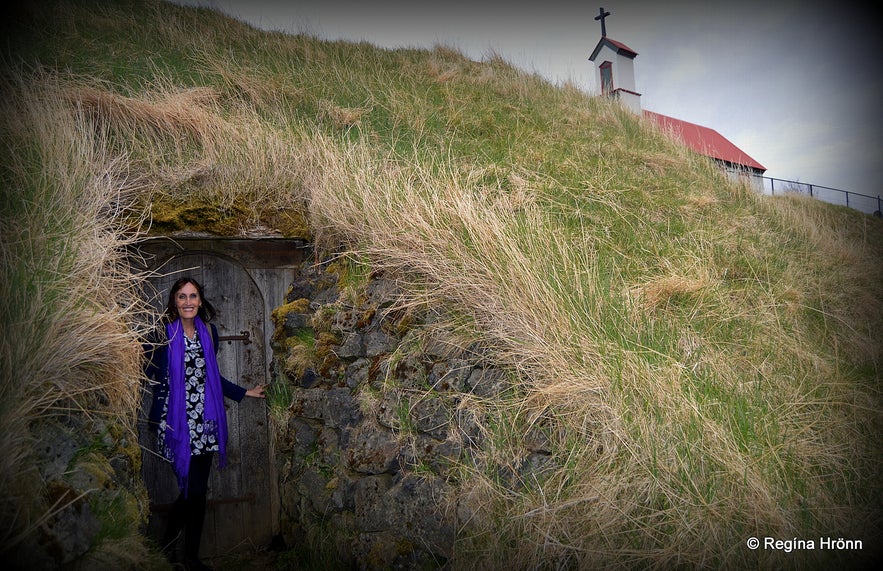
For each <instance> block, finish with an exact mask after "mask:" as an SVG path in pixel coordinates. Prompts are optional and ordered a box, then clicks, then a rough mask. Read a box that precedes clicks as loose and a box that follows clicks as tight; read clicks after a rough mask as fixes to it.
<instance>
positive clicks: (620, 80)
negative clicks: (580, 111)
mask: <svg viewBox="0 0 883 571" xmlns="http://www.w3.org/2000/svg"><path fill="white" fill-rule="evenodd" d="M609 15H610V12H605V11H604V8H601V10H600V13H599V14H598V15H597V16H595V19H596V20H600V21H601V39H600V40H599V41H598V45H596V46H595V49H594V50H593V51H592V55H591V56H589V61H592V62H594V63H595V80H596V81H597V82H598V85H599V86H600V87H601V95H603V96H606V97H612V98H614V99H617V100H619V101H620V102H622V104H623V105H624V106H625V107H626V108H628V109H629V110H631V111H632V112H633V113H636V114H638V115H640V114H641V94H640V93H638V92H637V91H636V89H635V56H637V55H638V52H636V51H634V50H633V49H631V48H630V47H628V46H627V45H625V44H623V43H622V42H617V41H616V40H613V39H611V38H608V37H607V26H606V24H605V22H604V19H605V18H607V16H609Z"/></svg>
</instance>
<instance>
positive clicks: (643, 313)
mask: <svg viewBox="0 0 883 571" xmlns="http://www.w3.org/2000/svg"><path fill="white" fill-rule="evenodd" d="M60 6H62V7H63V8H64V9H52V10H45V11H43V10H42V9H40V10H38V9H36V8H34V9H22V11H23V13H25V14H26V16H25V17H24V19H23V20H20V21H23V22H28V21H31V20H29V18H33V23H32V24H31V25H30V27H25V28H19V30H18V32H17V34H16V35H15V36H14V38H16V40H14V41H13V43H12V44H11V45H12V46H13V52H12V55H11V56H7V57H10V58H12V60H13V61H18V60H23V61H25V62H28V64H29V67H26V68H24V69H20V70H17V67H16V66H14V65H7V66H6V74H7V75H9V76H12V77H19V78H21V79H20V81H21V82H23V84H24V85H29V84H31V83H33V84H35V85H45V86H47V88H46V89H45V90H41V91H39V95H40V97H42V98H44V99H41V100H40V101H41V104H44V106H45V102H46V101H49V102H51V103H52V106H51V108H52V109H57V114H50V113H46V114H44V115H42V116H41V115H40V114H39V113H38V114H35V115H34V117H33V121H34V125H35V127H34V128H33V129H32V130H31V132H32V133H44V132H45V133H49V134H51V133H53V132H54V131H55V132H59V131H61V129H62V128H64V129H70V131H65V132H69V133H70V134H69V135H68V138H67V139H61V140H62V141H65V142H66V143H65V144H62V145H56V146H49V147H47V146H45V145H44V144H43V143H41V139H40V138H38V137H36V136H32V135H26V134H25V133H26V132H27V131H26V130H23V129H12V127H13V126H14V124H15V122H14V121H12V118H13V117H17V116H20V113H17V112H13V111H12V110H11V111H10V112H9V113H7V114H5V115H4V117H5V118H6V120H7V121H8V125H7V126H8V127H9V128H8V129H6V131H5V132H4V140H11V141H14V143H15V144H14V145H12V146H7V147H6V148H7V149H8V151H7V152H10V153H12V154H13V155H14V157H13V158H14V159H15V160H14V161H10V162H7V161H4V163H6V164H8V165H13V166H14V168H11V169H10V168H9V167H7V168H6V169H4V174H3V176H4V180H7V179H8V180H12V181H15V182H18V181H26V183H27V184H25V185H24V189H23V191H22V192H21V193H20V194H16V195H13V194H9V198H8V199H7V197H6V196H4V202H3V204H4V206H3V221H4V228H3V230H4V234H3V236H4V248H6V250H4V269H5V270H7V267H8V271H4V287H5V288H7V289H6V291H4V293H6V294H7V296H5V298H6V299H22V300H26V299H29V298H30V296H32V292H33V291H41V292H45V293H44V294H43V295H45V297H46V299H47V300H49V303H48V304H42V303H37V304H32V305H30V306H24V307H21V306H16V307H13V308H6V309H4V311H5V312H6V313H4V315H3V318H4V326H6V327H11V326H13V325H15V324H19V323H24V322H27V321H28V318H29V317H30V316H31V315H41V314H38V313H36V312H38V311H42V310H43V308H44V307H47V306H48V307H47V311H58V309H57V307H64V308H65V311H67V306H65V305H64V304H62V303H61V300H67V299H74V300H75V301H74V307H75V308H77V309H83V308H91V307H94V306H93V305H90V303H89V301H88V300H89V299H91V298H90V295H91V293H87V294H82V293H80V295H79V297H74V298H71V297H70V296H69V294H68V293H67V290H66V289H64V288H66V287H68V283H67V282H68V281H70V280H64V281H62V282H60V281H59V280H58V277H59V276H80V277H76V278H75V280H74V283H78V284H99V285H101V286H103V285H104V284H105V283H107V282H106V281H105V280H106V279H107V278H106V277H105V276H104V274H102V273H100V272H97V273H96V272H92V273H89V272H85V273H83V272H82V271H81V270H79V269H78V268H80V265H81V262H80V259H81V258H80V257H79V256H80V255H81V253H82V250H77V249H76V248H74V247H73V246H74V245H76V244H80V243H82V242H83V239H84V238H83V237H82V236H83V234H80V232H81V231H83V229H84V228H90V229H91V228H93V226H91V225H92V224H96V223H99V224H101V223H103V222H102V220H104V219H103V218H102V217H101V216H96V215H95V212H94V211H88V212H87V213H86V215H85V216H83V214H82V209H78V208H72V207H66V208H60V209H57V210H56V209H47V210H45V211H43V209H42V208H40V209H38V212H39V213H40V214H39V216H42V218H39V217H31V216H30V215H29V216H24V215H23V214H22V213H25V212H27V213H30V210H29V209H33V208H34V207H35V205H43V204H46V203H56V202H59V200H58V199H57V198H56V195H55V194H51V192H55V191H54V190H53V189H55V188H56V187H57V183H56V181H57V180H60V181H66V182H65V184H66V185H67V186H68V187H69V188H70V189H71V192H72V194H71V196H73V197H74V198H73V200H74V203H77V202H78V198H77V197H78V196H79V195H78V192H81V190H82V189H83V188H84V187H87V186H88V181H89V180H91V177H92V176H93V175H94V173H96V172H98V173H107V174H106V176H105V178H104V179H102V180H108V181H111V184H109V185H107V187H106V188H104V192H105V193H106V194H104V201H105V203H107V202H109V201H110V197H113V196H117V194H115V190H117V189H118V188H119V187H122V188H123V189H124V190H125V193H123V194H122V195H121V196H123V197H124V198H127V200H128V202H127V201H124V203H125V204H128V208H127V209H126V210H124V211H121V212H120V213H119V214H120V216H119V217H117V218H113V220H116V222H115V223H114V224H116V226H114V228H117V229H118V231H120V230H127V229H128V231H131V229H132V228H135V229H136V230H135V233H136V234H137V232H138V230H137V229H138V228H139V226H138V224H137V222H138V221H139V220H141V216H148V217H150V218H151V219H152V220H154V221H156V222H157V225H158V226H159V224H158V222H159V221H164V222H163V223H164V224H168V225H169V226H167V227H173V225H174V224H179V225H181V224H183V225H184V226H187V225H188V224H192V223H189V222H187V221H188V220H189V219H190V218H188V211H187V208H188V207H191V208H199V207H202V208H205V206H207V205H208V206H211V207H212V208H216V207H218V206H220V207H223V208H225V209H226V210H227V211H228V212H230V213H231V215H230V216H229V217H228V218H227V219H223V220H221V219H219V220H217V221H211V220H210V221H207V222H205V225H204V226H203V227H200V228H199V229H200V230H207V231H214V232H217V233H223V234H238V233H244V232H246V231H248V230H250V229H254V228H279V229H280V230H281V232H282V233H284V234H287V235H303V236H307V237H310V238H311V239H313V240H314V243H315V246H316V248H317V249H318V250H319V252H321V253H322V255H327V256H339V257H343V258H345V259H347V260H348V263H347V266H346V267H347V268H348V272H347V275H346V276H345V277H346V280H349V281H347V284H348V287H352V288H357V287H358V285H359V284H361V283H363V282H364V280H365V279H366V278H367V276H369V275H371V274H373V273H375V272H383V273H385V274H387V275H390V276H395V277H399V278H402V282H401V283H403V284H410V287H409V288H408V289H407V291H406V294H407V298H406V299H404V300H403V303H406V304H414V307H432V308H433V309H434V310H436V311H437V312H438V313H439V315H440V319H439V321H438V325H437V327H438V328H440V329H445V334H446V337H448V338H452V337H453V338H459V339H460V340H461V342H462V343H463V345H464V346H466V345H467V344H469V343H472V342H475V341H480V342H482V344H483V345H484V346H487V347H492V348H493V352H492V359H493V360H494V362H495V363H497V364H498V365H499V366H501V367H504V368H506V369H507V370H508V371H509V372H510V373H511V375H512V379H513V381H512V388H511V390H510V391H508V392H507V393H506V396H505V397H503V398H501V399H500V400H499V402H495V403H491V404H492V406H490V405H489V404H488V403H482V404H480V405H479V404H475V405H474V406H475V407H476V411H479V412H481V415H480V416H479V418H484V419H485V423H486V426H485V427H484V428H485V429H486V430H487V431H488V433H491V434H495V433H499V434H498V437H496V438H490V439H488V441H487V444H486V447H484V448H483V449H482V450H481V451H480V456H479V457H478V459H479V460H481V459H484V460H486V461H487V462H488V463H487V464H482V463H481V462H478V463H476V465H474V466H470V465H464V466H460V467H458V470H459V471H460V472H462V473H463V475H462V476H461V477H458V482H460V487H459V488H458V490H457V492H456V493H457V494H459V495H460V496H462V497H468V498H470V499H471V501H472V502H474V505H475V506H476V507H475V512H476V515H475V517H474V519H473V520H472V522H473V523H472V525H471V527H468V528H464V529H463V530H462V532H461V535H462V537H461V538H459V545H460V546H462V549H463V553H468V557H464V559H463V560H462V561H460V560H458V561H455V562H453V564H454V567H455V568H462V567H466V566H473V565H475V564H481V563H486V564H489V565H491V566H504V565H507V566H512V565H516V564H517V565H516V566H518V565H521V566H524V567H533V566H542V565H547V566H554V565H555V564H561V565H572V566H587V565H590V564H591V565H605V564H609V565H621V566H626V567H667V566H670V565H683V566H701V565H713V566H726V567H732V568H742V567H745V566H764V567H769V566H801V565H809V566H814V565H818V564H822V563H824V564H842V563H844V562H850V561H851V560H850V559H849V558H850V557H851V556H854V555H855V554H846V553H838V552H819V551H816V552H812V553H809V552H804V553H801V554H798V555H795V554H790V555H789V556H788V557H787V558H786V557H784V555H783V554H781V553H772V552H765V551H763V550H759V551H750V550H747V549H745V548H744V540H745V538H747V537H749V536H752V535H756V536H760V537H763V536H773V537H780V538H792V537H801V538H809V537H817V536H821V535H825V536H836V537H844V538H868V541H867V543H869V544H870V543H871V542H872V538H875V537H876V535H875V534H876V533H877V532H878V530H879V529H880V523H881V522H880V515H879V514H880V510H881V508H883V485H881V480H880V478H879V468H878V466H879V465H880V461H881V460H883V449H881V444H880V441H879V438H878V436H879V434H880V428H881V425H883V417H881V412H880V411H881V410H883V407H881V406H880V405H881V402H880V397H881V395H880V379H881V347H883V339H881V335H883V334H881V331H883V327H881V325H883V291H881V287H883V286H881V284H883V270H881V268H880V264H879V260H880V259H881V258H883V224H881V221H880V220H877V219H874V218H871V217H868V216H865V215H862V214H860V213H857V212H852V211H848V210H846V209H843V208H838V207H832V206H830V205H825V204H821V203H817V202H812V201H808V200H801V199H795V198H776V199H768V198H763V197H760V196H756V195H755V194H754V193H752V192H751V191H750V190H748V189H747V188H744V187H740V186H738V185H734V184H732V183H730V182H728V181H727V179H726V178H725V176H724V175H722V174H721V173H720V172H718V171H717V170H716V169H715V168H714V167H713V165H711V164H710V163H709V162H708V161H706V160H704V159H701V158H699V157H695V156H693V155H691V154H689V153H688V152H687V151H686V150H685V149H684V148H682V147H680V146H678V145H676V144H674V143H673V142H672V141H670V140H668V139H667V138H666V137H665V136H664V135H663V134H661V133H659V132H658V131H655V130H654V129H652V128H651V127H650V126H649V125H647V124H645V123H644V122H643V121H641V120H640V119H639V118H638V117H635V116H633V115H631V114H630V113H628V112H627V111H625V110H623V109H621V108H618V107H616V106H614V105H611V104H610V103H609V102H606V101H603V100H601V99H598V98H593V97H589V96H587V95H586V94H584V93H581V92H579V91H578V90H576V89H575V88H573V87H572V86H568V85H564V86H553V85H550V84H548V83H547V82H545V81H543V80H542V79H540V78H538V77H537V76H535V75H528V74H524V73H521V72H519V71H517V70H515V69H514V68H512V67H511V66H509V65H508V64H506V62H505V61H502V60H501V59H500V58H497V57H494V58H490V59H489V60H488V61H485V62H473V61H469V60H467V59H466V58H465V57H463V56H462V55H461V54H459V53H458V52H457V51H456V50H454V49H451V48H449V47H444V46H439V47H437V48H435V49H433V50H413V49H407V50H404V49H402V50H384V49H380V48H377V47H375V46H371V45H367V44H350V43H346V42H324V41H320V40H317V39H314V38H310V37H308V36H302V35H296V36H291V35H284V34H279V33H265V32H260V31H258V30H255V29H252V28H250V27H248V26H245V25H242V24H240V23H236V22H233V21H231V20H228V19H226V18H223V17H221V16H219V15H217V14H215V13H212V12H210V11H206V10H192V9H184V8H180V7H176V6H173V5H169V4H163V3H156V2H146V3H138V2H127V1H120V2H113V3H101V8H96V7H95V4H94V3H93V2H87V1H83V2H64V3H61V4H60ZM96 13H97V14H98V15H99V16H100V17H95V14H96ZM27 14H31V15H27ZM132 14H137V15H138V17H137V18H134V17H132ZM58 30H62V31H63V33H57V31H58ZM36 62H39V63H36ZM36 68H46V69H49V70H54V73H56V74H57V77H58V78H59V79H58V80H57V82H55V83H53V82H51V81H50V82H48V83H43V82H41V81H40V80H39V76H40V73H39V72H38V71H36ZM34 108H39V106H37V105H35V106H34ZM75 109H79V110H80V111H81V114H80V115H77V114H76V113H73V112H72V111H73V110H75ZM16 111H17V110H16ZM70 141H74V143H73V145H71V144H69V143H70ZM70 148H76V149H78V150H79V154H74V155H73V156H70V155H69V152H68V151H67V150H65V149H70ZM64 157H68V158H67V159H65V160H66V161H68V162H64V161H62V160H60V159H63V158H64ZM53 165H59V166H53ZM50 191H51V192H50ZM47 193H48V194H47ZM99 198H100V195H99ZM68 200H70V199H68ZM61 203H62V204H71V202H69V201H68V202H61ZM99 203H100V200H99ZM99 211H101V209H100V208H99ZM102 212H103V211H102ZM190 212H191V214H192V213H193V212H196V210H194V211H190ZM31 218H33V219H34V220H35V221H36V222H35V223H34V225H33V226H27V225H26V224H25V223H24V222H23V220H30V219H31ZM96 220H97V221H98V222H95V221H96ZM87 222H88V224H87ZM28 228H30V230H28ZM47 228H51V229H52V230H53V231H51V232H46V231H45V229H47ZM13 234H15V235H21V236H22V237H23V238H22V239H21V240H18V241H15V242H14V245H15V246H14V247H15V248H18V249H17V250H14V251H13V250H12V249H10V248H12V247H13V246H12V245H9V246H7V245H6V244H7V242H6V237H7V236H11V235H13ZM86 234H89V235H90V236H91V235H93V234H94V232H93V231H92V230H88V231H86ZM124 235H125V234H124ZM10 244H13V243H10ZM29 251H36V252H40V256H32V257H30V258H29V257H28V256H26V255H25V252H29ZM6 260H16V263H15V264H12V263H9V265H8V266H7V265H6V264H7V263H8V262H7V261H6ZM120 271H121V272H122V271H123V270H120ZM114 275H119V276H124V272H123V273H120V274H114ZM111 283H118V282H111ZM78 291H80V292H92V290H90V289H88V288H86V289H82V290H78ZM109 291H114V290H113V288H109ZM16 296H18V297H16ZM53 308H56V309H53ZM15 311H18V312H20V313H13V312H15ZM50 315H51V313H50ZM127 319H128V317H126V316H116V317H112V318H110V319H108V321H111V322H125V321H126V320H127ZM36 321H37V325H35V326H34V327H45V323H46V322H45V320H36ZM40 324H42V325H40ZM45 335H46V333H45V332H44V333H41V332H40V331H39V330H34V331H32V332H23V335H22V336H21V339H22V347H23V349H22V350H21V351H20V352H19V353H16V354H15V355H11V354H10V358H9V359H8V360H7V359H6V354H4V360H3V362H4V366H6V365H5V363H10V365H9V367H16V368H17V369H20V368H21V366H20V365H14V364H17V363H20V362H26V361H27V357H26V356H25V353H26V352H27V351H26V348H27V347H32V346H35V345H34V344H36V343H40V342H41V340H42V339H43V338H44V337H45ZM304 345H308V344H304ZM318 345H321V344H317V346H318ZM7 350H9V349H8V348H7V346H4V351H7ZM68 351H70V352H73V354H74V355H76V354H78V352H80V351H86V349H84V348H82V347H79V346H75V347H70V348H68ZM70 352H69V353H67V354H69V355H70V354H71V353H70ZM71 358H72V359H74V360H76V357H71ZM84 366H86V365H84ZM89 367H92V365H88V366H86V368H87V369H88V368H89ZM17 369H15V370H17ZM13 370H14V369H4V382H5V384H4V390H6V387H7V386H9V385H8V383H7V382H6V380H7V379H8V378H14V377H13V374H14V373H13V372H12V371H13ZM90 370H91V369H90ZM76 390H79V389H74V391H75V392H76ZM389 390H395V387H394V386H392V384H390V387H389ZM5 396H6V393H4V397H5ZM6 400H7V399H6V398H4V399H2V400H0V402H3V401H6ZM120 406H121V408H120V409H119V410H120V412H125V411H127V410H128V409H126V408H125V407H128V406H131V404H126V405H120ZM35 410H36V409H35ZM5 414H6V413H5ZM25 416H27V415H25ZM5 418H13V417H12V416H5V417H4V421H5ZM513 419H519V422H524V423H525V426H544V427H549V430H550V433H552V434H556V435H560V438H557V439H556V441H555V446H556V448H555V450H556V454H555V456H556V458H560V459H561V461H560V462H559V463H558V466H559V468H558V472H556V473H555V474H553V475H551V476H550V477H549V479H548V480H546V482H545V483H544V484H543V486H542V488H538V489H531V490H529V491H527V492H524V493H521V494H513V493H512V491H511V490H508V489H507V488H506V487H505V486H503V485H501V483H500V482H499V481H497V480H496V479H495V476H494V474H495V473H496V471H495V470H492V469H487V468H488V467H489V466H492V465H506V464H507V463H511V462H513V461H514V459H515V458H518V457H519V456H520V455H521V454H522V451H523V445H524V442H523V434H520V433H519V432H518V431H512V432H505V433H502V432H500V427H504V426H512V425H513V422H512V421H513ZM518 425H519V426H521V424H518ZM16 458H17V456H16ZM497 540H498V541H497Z"/></svg>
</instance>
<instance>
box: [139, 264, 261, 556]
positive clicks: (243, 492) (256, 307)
mask: <svg viewBox="0 0 883 571" xmlns="http://www.w3.org/2000/svg"><path fill="white" fill-rule="evenodd" d="M156 272H157V274H158V275H159V277H156V278H154V279H152V280H151V282H152V284H153V285H154V287H155V288H156V291H157V292H158V294H159V295H158V297H157V298H156V300H155V301H154V303H155V304H156V306H157V309H159V310H161V309H162V308H163V307H164V306H165V303H166V301H167V300H168V293H169V288H170V287H171V285H172V284H173V283H174V282H175V281H176V280H177V279H178V278H180V277H183V276H191V277H193V278H195V279H196V280H197V281H199V283H200V284H202V285H203V287H204V289H205V293H206V298H207V299H208V300H209V301H211V303H212V305H214V307H215V309H216V310H217V312H218V314H217V316H216V317H215V319H214V320H213V321H212V323H214V324H215V325H216V326H217V328H218V334H219V335H220V338H221V341H220V343H219V345H220V348H219V351H218V366H219V368H220V372H221V375H223V376H224V377H225V378H227V379H228V380H230V381H232V382H234V383H236V384H238V385H241V386H243V387H246V388H251V387H254V386H256V385H259V384H264V383H266V382H267V378H266V377H267V364H266V350H265V349H266V348H265V346H264V345H265V342H266V341H265V339H266V335H265V331H264V327H265V323H264V315H265V308H264V303H265V302H264V299H263V297H262V295H261V292H260V289H259V288H258V287H257V285H256V284H255V282H254V280H253V279H252V278H251V276H250V275H249V273H248V271H247V270H246V269H245V268H244V267H242V266H241V265H240V264H239V263H237V262H235V261H233V260H231V259H227V258H225V257H223V256H221V255H219V254H217V253H213V252H193V251H191V252H182V253H180V254H177V255H175V256H173V257H172V258H171V259H169V260H167V261H165V262H164V263H161V264H160V266H159V267H158V268H157V269H156ZM151 395H152V391H146V394H145V398H144V403H143V406H142V417H143V418H144V419H146V417H147V414H148V413H149V410H150V408H149V407H150V397H151ZM224 405H225V408H226V409H227V425H228V432H229V438H228V443H227V466H226V468H224V469H223V470H220V471H219V470H218V469H217V460H216V461H215V466H213V468H212V475H211V480H210V481H209V493H208V506H207V509H206V519H205V528H204V531H203V537H202V544H201V551H200V553H201V556H202V557H214V556H217V555H224V554H228V553H231V552H235V551H238V550H242V549H245V548H250V547H257V546H265V545H267V544H269V543H270V541H271V537H272V532H273V531H272V528H273V518H272V514H271V509H272V508H271V489H270V477H271V470H270V452H269V450H270V448H269V433H268V418H267V408H266V401H265V400H263V399H255V398H250V397H245V398H244V399H243V400H242V402H241V403H238V404H237V403H236V402H235V401H231V400H229V399H225V403H224ZM139 426H141V439H142V447H143V448H144V453H143V454H142V458H143V461H142V475H143V477H144V481H145V484H146V486H147V489H148V493H149V495H150V502H151V517H150V524H149V534H150V535H151V536H152V537H155V538H157V539H160V538H161V537H162V534H163V531H164V530H165V524H166V521H167V517H168V512H169V509H170V507H171V504H172V503H173V502H174V501H175V499H176V498H177V496H178V487H177V483H176V481H175V477H174V474H173V472H172V469H171V465H170V464H169V463H168V462H167V461H166V460H164V459H163V458H161V457H159V456H158V455H157V454H156V446H155V436H154V435H152V434H150V433H148V431H147V430H146V428H147V427H146V422H140V423H139Z"/></svg>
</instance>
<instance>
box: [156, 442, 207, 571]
mask: <svg viewBox="0 0 883 571" xmlns="http://www.w3.org/2000/svg"><path fill="white" fill-rule="evenodd" d="M213 456H214V454H212V453H208V454H199V455H196V456H191V457H190V474H189V475H188V477H187V494H186V497H185V494H184V491H183V490H181V494H180V495H179V496H178V499H177V500H175V505H174V506H173V507H172V513H171V515H170V516H169V523H168V527H167V528H166V538H165V540H164V541H163V544H165V545H168V544H170V543H171V542H172V541H174V539H175V537H177V535H178V533H179V532H180V531H181V529H182V528H183V529H184V556H185V557H187V558H190V559H198V558H199V542H200V539H202V526H203V523H204V522H205V504H206V496H207V495H208V478H209V474H210V473H211V468H212V457H213Z"/></svg>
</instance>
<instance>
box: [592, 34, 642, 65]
mask: <svg viewBox="0 0 883 571" xmlns="http://www.w3.org/2000/svg"><path fill="white" fill-rule="evenodd" d="M604 46H610V49H612V50H613V51H614V52H616V53H618V54H620V55H623V56H625V57H627V58H629V59H635V56H636V55H638V52H636V51H635V50H633V49H632V48H630V47H628V46H627V45H625V44H624V43H622V42H617V41H616V40H612V39H610V38H608V37H607V36H604V37H602V38H601V39H600V40H598V45H596V46H595V49H594V50H592V55H590V56H589V61H595V58H596V57H598V52H600V51H601V48H603V47H604Z"/></svg>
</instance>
